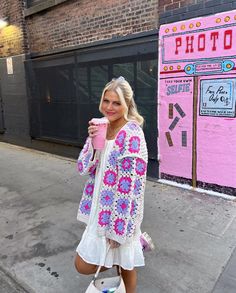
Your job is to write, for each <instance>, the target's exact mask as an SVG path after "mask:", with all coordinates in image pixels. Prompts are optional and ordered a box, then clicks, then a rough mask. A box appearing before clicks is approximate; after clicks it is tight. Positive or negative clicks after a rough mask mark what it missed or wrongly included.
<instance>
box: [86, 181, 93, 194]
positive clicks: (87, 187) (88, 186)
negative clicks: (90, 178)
mask: <svg viewBox="0 0 236 293" xmlns="http://www.w3.org/2000/svg"><path fill="white" fill-rule="evenodd" d="M93 190H94V184H90V183H89V184H88V185H87V186H86V188H85V194H86V195H89V196H91V195H93Z"/></svg>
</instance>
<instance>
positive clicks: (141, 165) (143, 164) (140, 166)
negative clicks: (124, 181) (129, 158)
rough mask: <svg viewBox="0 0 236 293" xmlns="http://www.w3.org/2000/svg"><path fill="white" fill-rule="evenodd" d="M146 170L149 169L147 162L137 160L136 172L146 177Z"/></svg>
mask: <svg viewBox="0 0 236 293" xmlns="http://www.w3.org/2000/svg"><path fill="white" fill-rule="evenodd" d="M146 168H147V164H146V162H144V160H142V159H137V160H136V167H135V171H136V173H137V174H138V175H141V176H142V175H144V174H145V172H146Z"/></svg>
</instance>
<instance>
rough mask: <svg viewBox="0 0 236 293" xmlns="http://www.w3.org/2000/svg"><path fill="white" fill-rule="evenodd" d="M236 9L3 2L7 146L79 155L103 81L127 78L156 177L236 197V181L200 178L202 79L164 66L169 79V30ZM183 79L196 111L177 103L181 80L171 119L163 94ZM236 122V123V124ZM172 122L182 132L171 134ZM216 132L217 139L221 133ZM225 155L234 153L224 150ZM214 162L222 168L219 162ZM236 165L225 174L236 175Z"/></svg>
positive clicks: (114, 1) (1, 132) (215, 4)
mask: <svg viewBox="0 0 236 293" xmlns="http://www.w3.org/2000/svg"><path fill="white" fill-rule="evenodd" d="M235 5H236V4H235V1H229V0H208V1H201V0H180V1H176V0H159V1H158V0H146V1H142V0H132V1H124V0H106V1H104V0H98V1H87V0H80V1H78V0H76V1H75V0H27V1H26V0H24V1H23V0H19V1H16V0H9V1H6V0H3V1H1V4H0V18H5V17H7V18H8V21H9V25H8V26H7V27H5V28H4V29H0V40H1V46H0V57H1V59H0V139H1V140H2V141H8V142H12V143H18V144H22V145H26V146H29V147H33V148H39V149H42V150H46V151H50V152H54V153H59V154H63V155H69V156H72V157H76V156H77V154H78V148H79V147H81V146H82V145H83V143H84V140H85V137H86V135H87V123H88V121H89V120H90V119H91V118H92V117H94V116H98V115H100V114H99V112H98V103H99V98H100V94H101V91H102V88H103V87H104V84H105V83H106V82H107V81H109V80H110V79H111V78H112V77H118V76H124V77H125V78H126V79H127V80H128V81H130V83H131V85H132V87H133V89H134V92H135V100H136V103H137V105H138V108H139V110H140V112H141V114H142V115H143V116H144V117H145V120H146V122H145V126H144V132H145V136H146V139H147V144H148V150H149V170H148V174H149V176H151V177H154V178H164V179H167V180H172V181H177V182H184V183H188V184H190V185H193V186H201V187H203V188H207V189H208V188H209V189H213V190H217V191H220V192H226V193H229V194H234V195H235V185H234V183H233V184H232V181H230V182H231V183H227V184H226V183H225V182H226V181H221V180H218V181H217V180H213V181H214V182H213V181H212V177H209V178H205V179H204V180H203V179H202V178H201V180H200V179H199V178H200V177H199V176H198V175H199V172H198V171H197V166H200V165H199V161H197V157H198V158H199V157H200V153H198V152H197V151H196V148H197V140H195V141H194V143H190V141H191V140H193V138H194V137H195V136H197V135H199V134H200V131H201V133H202V130H200V128H197V127H195V128H194V127H193V126H192V124H191V123H192V121H193V117H195V116H194V110H193V109H192V107H193V104H191V97H192V94H193V92H194V89H195V88H196V85H195V84H196V83H195V82H194V80H195V77H196V76H195V74H192V75H189V74H188V75H187V74H184V75H181V76H179V75H178V73H177V75H176V76H175V72H174V70H173V68H174V66H175V65H176V64H177V63H176V62H174V64H169V65H168V66H169V67H171V66H172V67H173V68H172V69H171V73H169V75H168V74H167V72H166V71H165V70H164V69H163V71H164V72H165V73H164V74H162V75H161V74H160V73H161V71H162V67H163V68H164V67H165V66H166V64H163V66H162V64H161V62H159V64H158V48H160V47H161V46H162V45H163V44H162V41H161V38H162V37H163V36H164V35H163V33H162V32H163V30H164V28H165V29H167V28H169V27H171V29H173V27H175V25H174V26H173V25H171V26H169V24H175V23H176V22H178V21H185V20H186V21H187V20H188V21H190V22H191V19H195V18H196V17H203V16H214V15H215V14H216V13H219V12H226V11H231V10H233V9H236V7H235ZM194 23H195V22H194ZM166 25H167V26H166ZM188 25H190V24H189V23H188ZM162 26H163V29H162V30H161V29H160V28H162ZM11 27H15V28H17V29H18V31H17V33H9V30H10V28H11ZM159 32H160V33H161V35H160V36H161V38H159ZM185 32H187V31H185ZM172 34H175V31H172ZM189 37H191V31H190V32H189ZM226 38H227V41H228V36H226ZM201 41H202V42H203V40H201ZM158 45H159V46H158ZM200 45H201V46H202V43H201V44H200ZM226 45H227V44H226ZM179 47H180V46H179ZM169 49H171V48H169ZM179 49H180V48H179ZM160 56H161V50H160V54H159V57H160ZM9 57H10V58H9ZM158 66H159V71H158ZM161 66H162V67H161ZM169 67H168V68H169ZM177 76H178V77H180V78H182V79H183V84H184V86H185V87H184V88H185V89H186V88H187V89H188V91H187V90H186V92H185V94H186V97H189V98H187V99H188V102H189V105H188V106H187V109H188V110H186V109H185V107H184V106H183V103H182V102H181V103H180V101H179V100H178V98H180V99H181V98H182V96H181V94H180V93H179V92H176V93H174V88H175V86H177V85H178V84H179V83H178V82H179V81H176V82H175V83H173V85H174V87H173V94H172V95H168V97H170V96H172V97H174V99H176V101H175V102H173V103H172V102H170V101H169V102H168V104H172V106H171V107H172V108H171V107H170V108H168V111H169V112H168V113H165V112H162V110H161V109H162V108H161V104H162V102H164V103H165V102H166V98H167V97H164V95H163V96H162V97H160V89H161V90H162V92H163V90H164V89H165V86H164V80H167V79H170V77H173V78H174V77H177ZM203 76H205V75H204V74H203ZM209 76H210V74H209V73H208V74H207V78H208V77H209ZM162 77H163V78H162ZM198 78H199V76H198ZM176 80H177V79H176ZM158 84H159V88H158V86H157V85H158ZM199 84H200V81H199V83H198V85H199ZM158 90H159V94H158ZM170 91H171V93H172V90H170ZM188 95H189V96H188ZM199 99H200V97H199V98H198V101H199ZM197 106H198V105H197ZM187 111H188V112H187ZM171 113H172V114H171ZM176 113H177V114H178V116H177V118H178V119H179V120H178V119H177V120H178V121H177V120H175V118H176V116H175V114H176ZM166 115H167V116H166ZM181 115H182V116H183V117H182V116H181ZM231 118H232V119H233V121H235V120H234V119H235V117H230V119H231ZM194 119H195V118H194ZM199 119H200V118H199ZM176 121H177V123H176ZM194 121H195V120H194ZM218 121H220V120H218ZM221 121H222V119H221ZM170 122H171V123H172V122H173V124H172V126H171V127H172V128H173V129H172V130H166V128H168V127H169V126H170V125H171V123H170ZM182 122H183V123H186V125H187V126H186V127H187V128H186V129H181V131H180V135H178V134H177V132H176V138H175V137H174V136H175V134H174V132H175V131H176V129H178V127H179V126H180V124H181V123H182ZM175 123H176V125H175V126H174V124H175ZM198 125H199V124H198ZM232 127H233V128H234V127H235V126H234V125H233V126H232ZM210 131H211V130H210ZM203 132H204V131H203ZM163 133H164V136H163ZM167 133H168V134H167ZM211 134H212V137H214V131H211ZM175 139H178V140H179V149H175V152H174V154H173V153H172V150H173V149H174V148H175V146H174V147H170V145H169V144H171V140H172V143H173V141H174V140H175ZM213 144H214V143H213ZM159 147H160V149H159ZM220 148H223V149H224V148H225V146H224V145H222V144H221V145H220ZM183 149H184V152H183ZM193 150H195V151H193ZM231 153H232V152H231ZM176 154H177V155H178V154H179V155H180V158H181V160H183V164H181V166H180V165H178V164H176V163H173V162H175V161H172V159H173V160H177V161H178V159H177V158H176ZM206 154H207V153H206ZM201 155H202V156H204V152H203V153H202V154H201ZM220 155H221V156H223V158H226V157H227V156H224V154H222V153H221V154H220ZM207 156H208V154H207ZM207 158H209V156H208V157H207ZM228 158H229V157H227V160H228ZM209 160H210V161H211V160H215V157H214V156H212V157H211V159H209ZM166 162H167V163H166ZM215 162H216V165H213V167H214V168H215V167H216V166H218V163H219V162H218V161H217V160H216V161H215ZM166 166H169V167H170V169H166ZM202 166H203V168H205V165H204V164H203V165H202ZM171 168H174V169H175V170H174V171H173V170H172V169H171ZM209 168H210V169H211V165H209V166H208V169H209ZM233 168H234V166H230V167H229V168H228V169H227V168H226V169H224V170H225V171H227V172H233V171H234V169H233ZM208 169H206V170H208ZM194 170H195V171H194ZM207 172H208V171H207ZM187 173H188V175H187ZM189 174H190V175H189ZM219 176H220V175H219V174H218V175H216V177H219ZM232 180H233V182H234V180H235V179H232ZM227 182H228V181H227Z"/></svg>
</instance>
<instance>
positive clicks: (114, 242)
mask: <svg viewBox="0 0 236 293" xmlns="http://www.w3.org/2000/svg"><path fill="white" fill-rule="evenodd" d="M107 241H108V243H109V244H110V247H111V248H118V247H119V246H120V243H119V242H117V241H115V240H112V239H107Z"/></svg>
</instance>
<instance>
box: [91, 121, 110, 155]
mask: <svg viewBox="0 0 236 293" xmlns="http://www.w3.org/2000/svg"><path fill="white" fill-rule="evenodd" d="M91 122H92V123H93V125H96V126H97V128H98V131H97V133H96V135H95V136H94V137H93V138H92V143H93V147H94V149H95V150H102V149H103V148H104V147H105V142H106V135H107V125H108V123H109V121H108V119H107V118H105V117H103V118H93V119H92V120H91Z"/></svg>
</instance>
